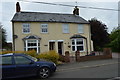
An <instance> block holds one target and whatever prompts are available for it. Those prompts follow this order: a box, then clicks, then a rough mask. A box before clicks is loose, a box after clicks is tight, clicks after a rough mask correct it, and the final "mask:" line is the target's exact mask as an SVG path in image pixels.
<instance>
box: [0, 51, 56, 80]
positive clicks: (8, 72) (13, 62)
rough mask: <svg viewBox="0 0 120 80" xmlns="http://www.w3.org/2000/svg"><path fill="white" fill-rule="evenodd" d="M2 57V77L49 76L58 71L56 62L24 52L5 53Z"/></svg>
mask: <svg viewBox="0 0 120 80" xmlns="http://www.w3.org/2000/svg"><path fill="white" fill-rule="evenodd" d="M0 57H2V62H0V69H2V79H6V78H20V77H28V76H36V75H37V76H39V77H40V78H48V77H49V76H50V74H52V73H53V72H55V71H56V65H55V63H53V62H48V61H45V60H39V61H38V59H36V58H34V57H31V56H29V55H26V54H23V53H21V54H18V53H9V54H3V55H0Z"/></svg>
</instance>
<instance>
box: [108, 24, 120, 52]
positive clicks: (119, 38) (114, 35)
mask: <svg viewBox="0 0 120 80" xmlns="http://www.w3.org/2000/svg"><path fill="white" fill-rule="evenodd" d="M109 37H110V43H109V46H110V47H111V48H112V51H114V52H120V26H119V27H117V28H114V29H113V30H112V32H111V34H110V36H109Z"/></svg>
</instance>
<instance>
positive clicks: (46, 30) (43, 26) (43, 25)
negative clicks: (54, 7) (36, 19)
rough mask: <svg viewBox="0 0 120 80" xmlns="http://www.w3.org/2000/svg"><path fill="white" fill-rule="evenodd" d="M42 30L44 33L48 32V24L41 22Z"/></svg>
mask: <svg viewBox="0 0 120 80" xmlns="http://www.w3.org/2000/svg"><path fill="white" fill-rule="evenodd" d="M41 32H43V33H47V32H48V24H41Z"/></svg>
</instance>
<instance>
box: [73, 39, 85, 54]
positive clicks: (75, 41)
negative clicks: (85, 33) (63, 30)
mask: <svg viewBox="0 0 120 80" xmlns="http://www.w3.org/2000/svg"><path fill="white" fill-rule="evenodd" d="M72 40H74V43H75V44H74V45H73V44H72ZM77 40H82V41H83V44H79V45H77ZM73 46H75V50H74V51H73V49H72V47H73ZM77 46H83V50H80V52H84V51H85V48H84V39H83V38H79V39H71V51H73V52H75V51H77Z"/></svg>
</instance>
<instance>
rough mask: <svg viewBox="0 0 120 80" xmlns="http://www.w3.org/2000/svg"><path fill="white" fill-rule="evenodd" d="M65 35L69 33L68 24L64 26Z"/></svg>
mask: <svg viewBox="0 0 120 80" xmlns="http://www.w3.org/2000/svg"><path fill="white" fill-rule="evenodd" d="M63 33H69V26H68V24H63Z"/></svg>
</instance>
